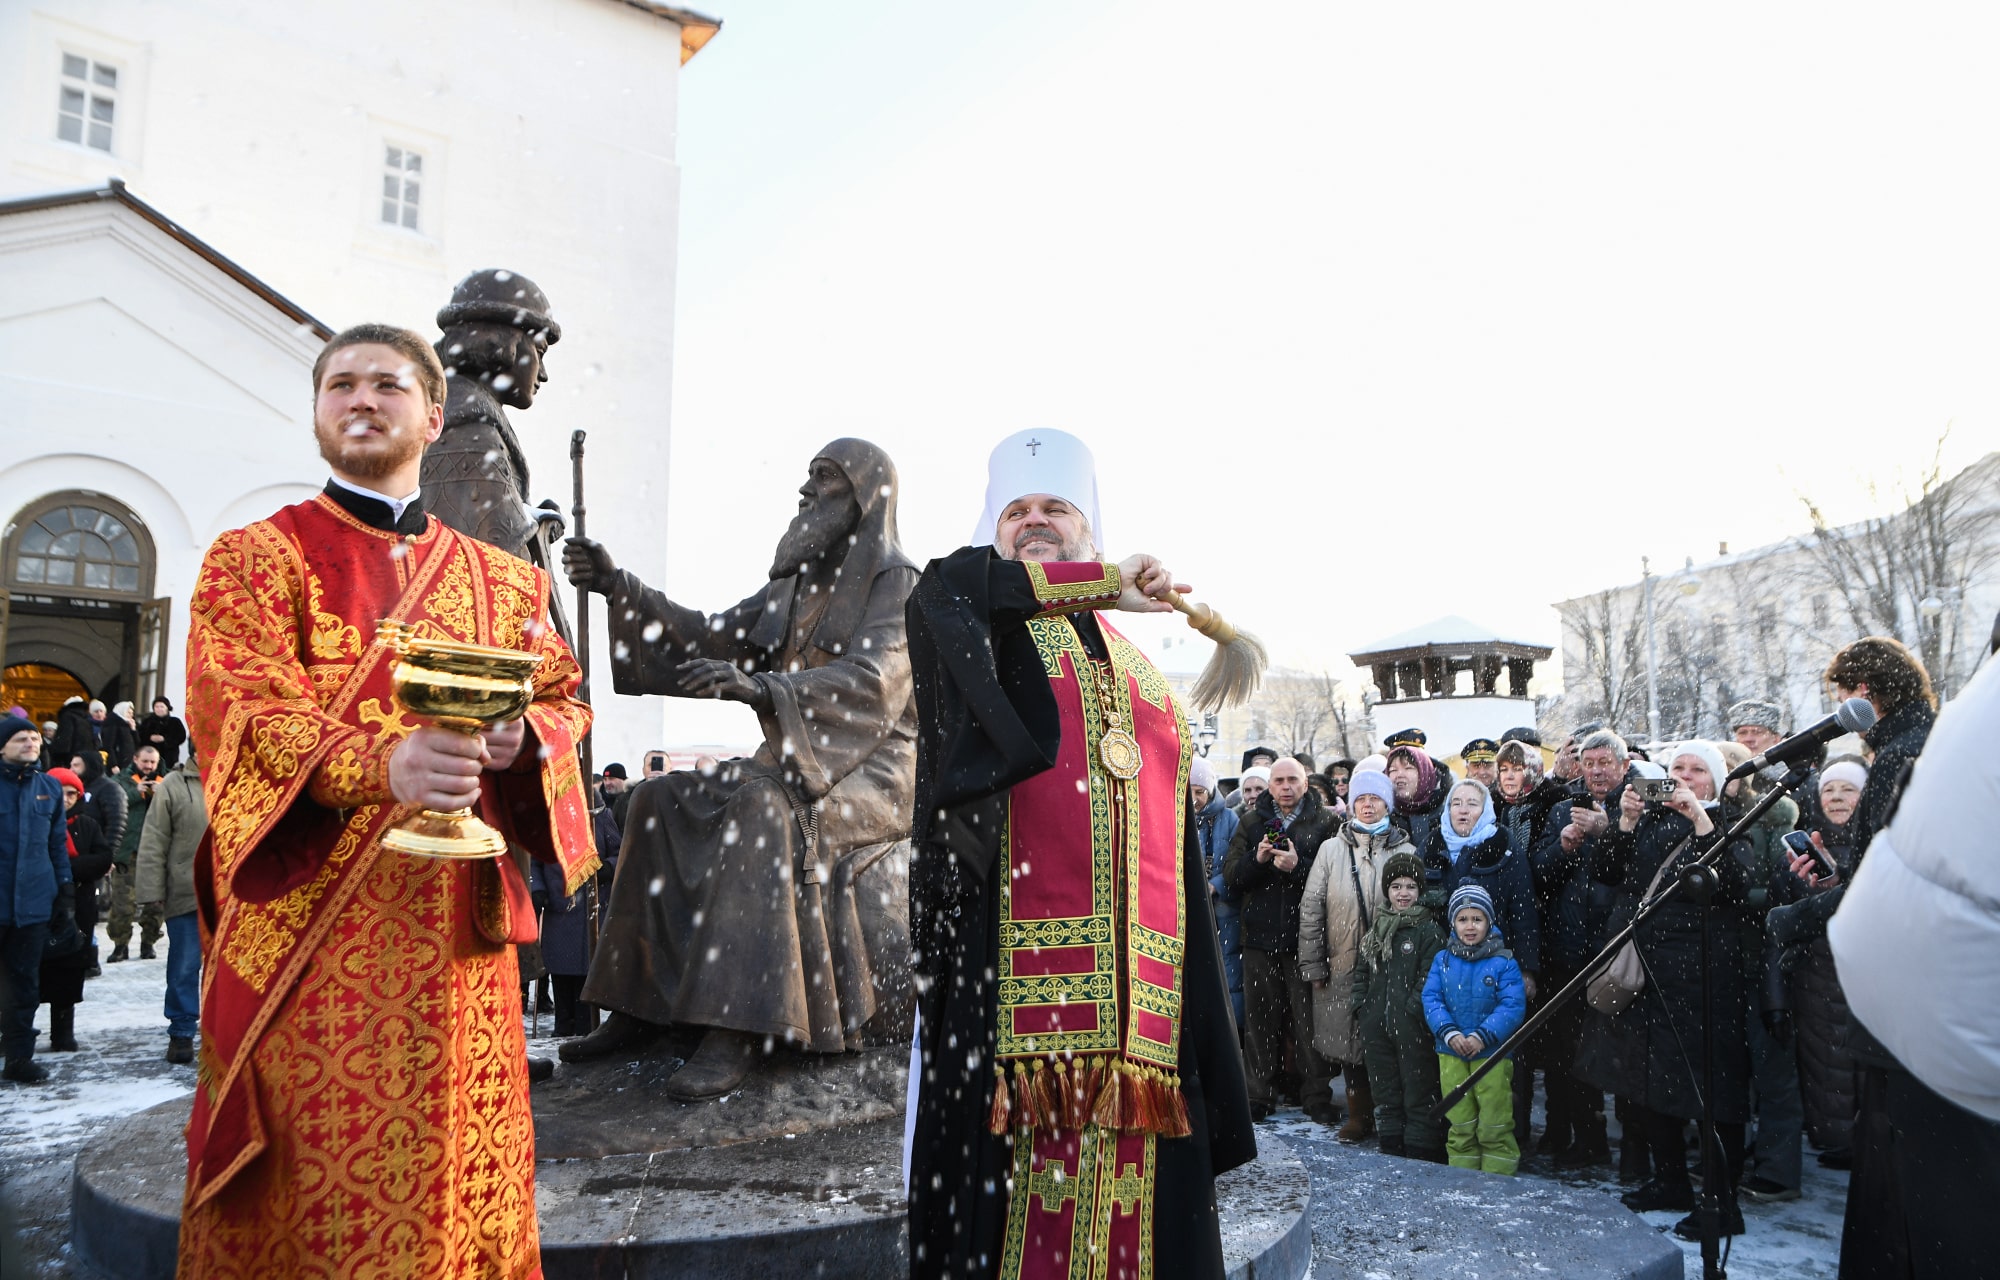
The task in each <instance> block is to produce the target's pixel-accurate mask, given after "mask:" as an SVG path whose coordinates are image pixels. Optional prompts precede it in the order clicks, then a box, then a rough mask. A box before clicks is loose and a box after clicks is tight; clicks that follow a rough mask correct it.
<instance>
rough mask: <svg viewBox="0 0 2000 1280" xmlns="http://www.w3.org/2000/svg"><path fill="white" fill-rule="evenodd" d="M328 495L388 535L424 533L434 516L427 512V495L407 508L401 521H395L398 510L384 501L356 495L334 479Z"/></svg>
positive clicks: (327, 491)
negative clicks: (425, 507) (431, 516)
mask: <svg viewBox="0 0 2000 1280" xmlns="http://www.w3.org/2000/svg"><path fill="white" fill-rule="evenodd" d="M326 496H327V497H328V498H329V499H331V500H332V501H333V504H334V505H335V506H337V507H339V508H340V509H341V510H342V511H345V512H346V513H347V514H348V515H351V516H353V517H354V518H355V519H356V520H359V521H360V522H361V523H363V524H365V525H367V526H368V527H369V528H370V529H380V530H381V531H382V532H384V533H422V532H423V531H424V530H426V529H428V528H430V517H429V516H428V515H426V514H425V513H424V495H423V494H422V493H421V492H419V493H418V494H417V496H416V497H414V498H412V499H411V500H410V501H409V502H408V503H406V504H405V505H404V507H403V518H402V519H401V520H397V519H394V518H393V517H394V515H395V511H396V509H395V508H394V507H392V506H390V505H389V504H388V503H386V502H384V501H382V500H381V499H380V498H371V497H369V496H368V495H367V494H365V493H356V492H354V490H352V489H348V488H344V487H343V486H341V485H337V484H335V483H334V482H333V481H331V480H329V481H327V482H326Z"/></svg>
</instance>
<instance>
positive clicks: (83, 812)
mask: <svg viewBox="0 0 2000 1280" xmlns="http://www.w3.org/2000/svg"><path fill="white" fill-rule="evenodd" d="M49 776H50V777H51V778H54V779H55V780H56V781H57V782H58V783H60V784H61V785H62V789H63V807H64V809H65V811H66V812H67V813H68V815H69V874H70V879H71V880H73V881H74V882H75V883H76V927H77V930H78V932H79V933H80V934H81V935H82V937H83V939H85V940H86V941H85V943H84V945H82V946H75V945H74V939H71V940H69V947H68V949H65V948H64V942H65V940H64V939H60V938H55V937H51V938H50V939H49V953H48V954H47V955H46V956H45V957H44V959H43V960H42V991H41V995H42V1003H43V1004H45V1005H47V1006H48V1007H49V1049H50V1050H51V1051H52V1052H55V1053H68V1052H71V1051H73V1050H74V1049H75V1048H76V1005H77V1001H79V1000H81V999H83V979H84V977H85V975H86V974H87V973H88V971H89V970H90V969H92V968H94V967H95V966H96V964H97V944H96V942H95V941H94V940H91V937H92V933H93V932H94V931H95V929H96V928H97V882H98V880H100V879H102V878H103V876H104V873H105V872H107V871H109V870H111V854H112V844H111V841H110V840H109V839H107V838H106V837H105V834H104V830H103V828H101V827H99V826H98V825H97V819H96V818H94V817H92V816H91V813H90V804H89V802H88V801H87V800H85V799H84V794H83V791H84V787H83V779H82V778H79V777H77V776H76V774H75V773H74V772H72V771H71V770H68V769H51V770H49Z"/></svg>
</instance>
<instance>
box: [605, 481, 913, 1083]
mask: <svg viewBox="0 0 2000 1280" xmlns="http://www.w3.org/2000/svg"><path fill="white" fill-rule="evenodd" d="M838 443H839V444H841V445H846V446H848V447H849V449H850V452H851V453H852V455H853V456H841V454H840V453H838V452H836V450H835V448H834V447H829V449H828V451H827V453H826V455H825V456H828V457H832V458H833V459H834V461H836V462H837V463H839V464H840V465H841V466H842V467H843V469H844V470H846V471H847V472H848V474H849V476H850V477H852V478H853V480H854V482H855V491H856V495H857V497H859V498H860V499H861V501H862V507H863V514H862V519H861V524H860V527H859V528H858V529H857V530H856V542H855V544H854V545H853V546H852V547H850V549H849V551H848V554H847V557H846V559H845V560H844V561H843V563H842V572H841V575H840V579H839V580H840V583H841V584H842V585H841V587H840V588H839V589H837V590H835V591H833V592H831V593H827V594H817V593H807V592H800V591H798V590H797V585H798V584H797V580H796V579H795V578H781V579H778V580H776V581H773V582H771V583H770V584H768V585H767V586H766V587H765V588H764V589H763V590H761V591H759V592H757V594H755V595H753V596H751V597H750V598H749V599H747V600H745V601H743V602H742V603H740V604H738V605H736V606H735V607H734V608H732V609H728V610H726V611H724V612H722V613H719V614H716V615H714V616H712V617H710V616H704V615H703V614H701V613H699V612H697V611H695V610H693V609H688V608H685V607H683V606H681V605H678V604H675V603H674V602H673V601H671V600H669V599H667V597H666V596H664V595H663V594H661V593H660V592H658V591H655V590H652V589H651V588H648V587H646V586H644V585H643V584H642V583H640V582H639V581H638V579H637V578H635V577H633V576H632V575H631V574H629V573H621V574H619V578H618V585H617V588H616V590H614V592H613V593H612V598H611V607H610V609H609V613H610V617H611V641H612V653H613V664H612V665H613V681H614V687H615V688H616V689H617V691H618V692H620V693H664V694H670V695H671V694H678V693H679V692H680V684H679V678H678V676H677V674H676V668H677V667H678V666H679V664H681V663H682V662H685V661H687V660H689V659H690V658H720V659H726V660H728V661H730V662H734V663H736V664H737V665H738V666H739V667H741V668H743V669H745V670H747V671H749V672H750V673H751V674H752V678H753V679H755V680H756V681H757V683H758V684H759V685H760V686H762V687H763V689H764V691H765V693H766V694H768V695H769V705H768V706H767V707H766V708H765V709H764V710H762V711H760V712H759V713H758V718H759V720H760V722H761V723H762V725H763V730H764V744H763V746H762V747H760V748H759V749H758V751H757V754H756V755H754V756H751V757H749V758H747V759H741V758H739V759H732V760H726V761H724V762H723V763H722V765H721V767H720V768H719V769H717V770H716V771H715V772H714V773H713V774H709V775H704V774H701V773H696V772H687V771H682V772H675V773H669V774H664V775H662V776H660V777H657V778H651V779H648V780H647V781H645V782H642V783H639V784H638V785H637V786H636V787H634V788H633V790H632V800H631V805H630V808H629V809H628V811H627V813H626V817H625V840H624V844H623V846H622V847H621V849H620V852H619V859H618V874H617V879H616V881H615V883H614V885H613V887H612V890H611V912H610V918H609V920H608V921H607V923H606V925H605V927H604V931H603V934H602V937H601V939H600V941H599V944H598V950H597V955H596V958H595V959H594V960H593V962H592V964H591V968H590V977H589V980H588V981H587V982H586V983H585V984H584V989H583V996H584V999H586V1000H588V1001H590V1002H592V1003H594V1004H598V1005H602V1006H604V1007H605V1008H608V1009H617V1010H621V1011H623V1012H625V1013H628V1014H631V1015H633V1016H635V1017H639V1018H643V1019H645V1020H646V1021H648V1022H654V1023H662V1024H666V1023H673V1024H679V1025H684V1026H704V1027H724V1028H728V1029H731V1030H735V1031H744V1032H750V1033H752V1034H757V1035H768V1036H773V1037H775V1038H777V1039H778V1040H780V1041H784V1042H790V1043H792V1044H795V1045H798V1046H800V1047H803V1048H808V1049H811V1050H814V1051H816V1052H821V1053H837V1052H839V1051H841V1050H842V1049H843V1048H847V1047H853V1046H855V1045H857V1044H858V1043H860V1040H861V1038H862V1037H861V1031H862V1028H863V1026H864V1024H867V1023H868V1022H869V1021H870V1020H871V1019H874V1018H876V1017H877V1015H878V1013H879V1014H881V1015H882V1023H883V1024H887V1023H893V1024H894V1025H878V1026H877V1027H876V1028H874V1029H872V1030H871V1036H872V1035H873V1034H874V1032H877V1031H879V1032H880V1034H881V1035H883V1036H899V1035H907V1034H908V1009H909V997H908V994H907V991H908V978H907V953H908V926H907V907H906V892H907V891H906V887H905V886H906V879H905V877H906V876H907V850H906V849H905V848H903V847H902V846H900V845H892V844H891V843H890V842H899V841H901V840H902V839H903V838H904V837H905V836H906V835H907V834H908V832H909V824H910V799H911V789H912V786H913V780H914V777H915V770H916V727H917V716H916V709H915V705H914V704H913V702H912V701H911V695H910V659H909V653H908V646H907V640H906V637H905V633H904V622H903V611H904V604H905V602H906V601H907V600H908V599H909V595H910V591H911V589H912V588H913V587H915V585H916V581H917V570H916V568H915V566H913V565H912V564H910V562H909V561H908V560H907V559H905V558H904V557H903V554H902V551H901V549H900V548H899V547H898V546H897V545H896V539H895V524H894V516H893V514H892V513H893V510H894V507H893V503H892V501H891V500H890V499H889V498H888V497H887V496H885V495H882V494H881V489H882V488H883V487H884V486H882V485H880V484H877V483H871V482H869V477H870V476H871V475H872V474H873V468H874V466H875V463H874V461H873V459H872V458H871V457H870V456H869V454H876V453H879V451H876V450H874V447H873V446H870V445H862V444H861V442H858V441H844V442H838ZM864 451H865V452H864ZM881 462H882V464H883V465H886V463H887V459H886V458H883V459H882V460H881ZM889 474H890V475H891V476H893V472H890V473H889ZM885 507H886V508H887V512H886V513H885V511H884V508H885ZM848 584H852V586H851V587H850V586H849V585H848ZM795 597H796V598H795ZM861 890H865V891H861Z"/></svg>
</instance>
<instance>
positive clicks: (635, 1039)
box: [556, 1009, 667, 1062]
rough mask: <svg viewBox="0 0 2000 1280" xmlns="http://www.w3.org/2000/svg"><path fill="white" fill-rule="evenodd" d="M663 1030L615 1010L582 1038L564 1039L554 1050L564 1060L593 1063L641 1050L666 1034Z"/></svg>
mask: <svg viewBox="0 0 2000 1280" xmlns="http://www.w3.org/2000/svg"><path fill="white" fill-rule="evenodd" d="M666 1031H667V1029H666V1028H665V1027H663V1026H661V1025H660V1024H659V1023H657V1022H648V1021H646V1020H645V1019H644V1018H635V1017H633V1016H632V1015H631V1014H629V1013H620V1012H619V1011H617V1010H616V1009H614V1010H612V1011H611V1016H609V1017H607V1018H606V1019H605V1020H604V1025H602V1026H600V1027H599V1028H598V1029H597V1030H595V1031H593V1032H591V1033H590V1034H589V1035H587V1036H585V1037H583V1038H582V1039H581V1040H565V1041H563V1042H562V1044H561V1045H560V1046H559V1047H558V1048H557V1049H556V1052H557V1053H559V1054H561V1055H562V1060H563V1061H564V1062H595V1061H596V1060H597V1059H599V1058H608V1057H610V1056H611V1055H612V1054H614V1053H627V1052H631V1051H633V1050H636V1049H643V1048H645V1047H646V1046H647V1045H649V1044H651V1043H653V1041H655V1040H658V1039H659V1038H660V1037H661V1036H663V1035H665V1034H666Z"/></svg>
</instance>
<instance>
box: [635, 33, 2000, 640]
mask: <svg viewBox="0 0 2000 1280" xmlns="http://www.w3.org/2000/svg"><path fill="white" fill-rule="evenodd" d="M708 12H712V13H713V15H714V16H716V17H719V18H721V19H722V20H723V22H724V25H723V28H722V31H721V33H720V34H719V35H717V36H716V38H715V39H714V40H713V42H711V43H710V44H709V45H708V47H707V48H706V49H704V50H703V51H702V53H701V54H700V55H699V56H698V57H696V58H695V59H694V60H693V61H692V62H690V63H689V64H687V65H686V66H685V67H684V68H683V72H682V78H681V92H680V116H679V133H678V141H677V149H678V157H679V162H680V165H681V171H682V172H681V178H682V192H681V211H680V212H681V222H680V274H679V279H678V283H677V307H678V315H677V322H676V323H677V332H676V353H675V371H674V376H675V382H674V386H675V393H674V408H673V433H674V434H673V446H672V447H673V468H674V469H673V476H672V481H671V493H670V499H669V501H670V508H669V532H668V547H667V563H668V577H669V581H668V582H666V583H663V584H661V585H663V586H664V587H666V589H667V590H669V591H670V592H671V593H672V594H674V595H675V596H676V597H677V598H681V599H683V600H685V601H686V602H687V603H690V604H694V605H697V606H698V607H704V608H708V609H715V608H719V607H721V606H723V605H725V604H728V603H732V602H733V601H735V600H736V599H738V598H740V597H742V596H744V595H747V594H749V593H750V591H751V590H752V589H753V588H754V587H755V585H756V584H757V582H758V581H759V580H760V578H761V575H762V573H763V571H764V568H765V566H766V565H768V563H769V557H770V551H771V548H772V546H773V545H774V543H775V541H776V539H777V536H778V534H779V532H780V531H781V530H782V528H783V525H784V523H785V521H786V520H787V519H788V518H789V516H790V515H791V513H792V511H793V508H794V506H795V503H796V500H797V499H796V495H795V494H794V493H793V490H794V489H795V487H796V486H797V484H798V482H799V481H800V480H801V479H803V476H804V471H805V466H806V464H807V462H808V461H809V460H810V458H811V456H812V453H813V452H814V450H816V449H817V448H818V446H819V445H821V444H822V443H824V442H825V441H826V440H828V439H831V438H833V437H835V436H839V435H859V436H864V437H866V438H868V439H871V440H874V441H876V442H877V443H879V444H881V445H882V446H884V447H885V448H886V449H887V450H888V451H889V453H890V454H891V455H892V456H893V457H894V458H895V460H896V462H897V464H898V466H899V469H900V472H901V478H902V490H903V492H902V506H901V512H902V531H903V537H904V543H905V545H906V547H907V548H908V550H909V551H910V553H911V555H912V556H913V557H914V558H915V559H916V560H917V561H918V562H919V563H921V562H922V561H923V560H925V559H927V558H929V557H931V556H934V555H939V554H942V553H944V552H947V551H949V550H951V549H952V548H954V547H956V546H959V545H961V544H962V543H964V542H965V541H966V540H967V539H968V537H969V536H970V534H971V525H972V524H973V522H974V519H975V517H976V516H977V514H978V511H979V509H980V505H981V498H982V495H983V490H984V469H985V458H986V455H987V453H988V452H989V451H990V449H991V448H992V446H993V444H994V443H995V442H997V441H998V440H999V439H1000V438H1002V437H1003V436H1005V435H1007V434H1009V433H1011V432H1013V431H1016V430H1020V429H1022V428H1025V427H1033V428H1047V427H1054V428H1060V429H1063V430H1067V431H1070V432H1072V433H1074V434H1076V435H1079V436H1081V437H1082V438H1084V439H1085V440H1086V441H1087V442H1088V443H1089V444H1090V445H1091V446H1092V448H1093V450H1094V451H1095V453H1096V455H1097V459H1098V464H1099V471H1100V484H1101V487H1102V490H1103V494H1104V503H1105V523H1106V525H1107V527H1108V528H1109V529H1110V531H1111V535H1112V539H1113V542H1114V545H1113V546H1112V547H1111V548H1110V551H1111V553H1112V554H1114V555H1125V554H1130V553H1131V552H1134V551H1142V550H1143V551H1148V552H1151V553H1153V554H1156V555H1159V556H1161V557H1162V558H1163V559H1165V560H1166V561H1167V563H1168V564H1170V565H1171V566H1173V568H1174V569H1175V570H1176V572H1177V574H1178V575H1179V576H1180V577H1182V578H1183V579H1184V580H1186V581H1188V582H1190V583H1191V584H1193V585H1194V586H1195V587H1196V588H1197V594H1199V595H1201V596H1202V597H1203V598H1205V599H1207V600H1209V601H1211V602H1212V603H1213V604H1215V605H1216V606H1217V607H1218V608H1220V609H1221V610H1222V611H1223V612H1224V613H1226V614H1227V615H1228V616H1230V618H1231V619H1232V620H1234V621H1237V622H1239V623H1240V624H1241V625H1243V626H1245V627H1247V628H1249V629H1251V630H1253V631H1255V632H1257V633H1258V634H1260V635H1261V636H1262V637H1263V638H1264V639H1265V640H1266V641H1267V642H1268V643H1269V645H1270V647H1271V648H1272V650H1273V654H1274V659H1275V661H1276V662H1278V663H1279V664H1280V665H1284V666H1290V667H1299V668H1307V669H1319V668H1323V667H1333V668H1338V667H1340V666H1342V665H1344V655H1345V654H1346V653H1347V652H1348V651H1349V650H1351V649H1355V648H1358V647H1360V646H1362V645H1365V644H1367V643H1369V642H1370V641H1372V640H1375V639H1378V638H1381V637H1383V636H1387V635H1390V634H1393V633H1396V632H1399V631H1403V630H1406V629H1408V628H1410V627H1412V626H1417V625H1420V624H1422V623H1424V622H1426V621H1429V620H1431V619H1434V618H1437V617H1440V616H1443V615H1447V614H1460V615H1464V616H1466V617H1469V618H1472V619H1475V620H1478V621H1480V622H1483V623H1485V624H1487V625H1490V626H1491V627H1493V628H1494V629H1495V630H1497V631H1500V632H1503V633H1506V634H1509V635H1511V636H1514V637H1518V638H1521V639H1527V640H1540V641H1543V642H1548V643H1553V642H1555V641H1556V640H1557V639H1558V626H1557V618H1556V614H1555V612H1554V610H1553V609H1552V608H1551V607H1550V606H1551V605H1552V604H1553V602H1555V601H1558V600H1562V599H1566V598H1569V597H1572V596H1575V595H1578V594H1582V593H1584V592H1587V591H1591V590H1595V589H1599V588H1602V587H1606V586H1611V585H1615V584H1619V583H1624V582H1631V581H1635V580H1636V579H1637V578H1638V576H1639V566H1640V558H1641V557H1642V556H1650V557H1651V558H1652V562H1653V565H1654V566H1655V568H1656V569H1657V568H1659V567H1661V566H1678V565H1680V564H1681V563H1682V562H1683V561H1684V559H1685V558H1687V557H1690V556H1691V557H1693V558H1694V559H1695V560H1696V561H1697V562H1700V561H1701V560H1703V559H1706V558H1710V557H1713V556H1714V554H1715V553H1716V550H1717V547H1718V544H1720V543H1722V542H1725V541H1726V542H1728V543H1729V545H1730V547H1731V549H1732V550H1737V551H1740V550H1743V549H1745V548H1748V547H1750V546H1753V545H1757V544H1760V543H1764V542H1768V541H1772V540H1774V539H1778V538H1782V537H1785V536H1788V535H1791V534H1795V533H1797V532H1800V531H1801V530H1803V529H1804V528H1805V510H1804V507H1803V505H1802V504H1801V502H1800V500H1799V498H1800V495H1801V494H1810V495H1812V496H1813V497H1815V498H1817V499H1818V500H1819V501H1820V502H1821V503H1822V504H1823V505H1824V506H1825V507H1826V508H1827V510H1828V511H1829V512H1830V514H1832V515H1833V516H1834V517H1835V518H1836V519H1851V518H1854V517H1857V516H1859V515H1862V514H1866V513H1867V512H1869V511H1871V510H1875V509H1879V508H1881V507H1882V506H1884V505H1885V504H1888V503H1892V502H1894V501H1895V500H1896V493H1897V487H1898V484H1899V483H1908V482H1913V480H1914V477H1915V476H1916V474H1917V473H1918V472H1919V471H1920V470H1921V469H1922V468H1923V466H1924V465H1925V464H1927V463H1928V461H1929V460H1930V458H1931V456H1932V454H1933V452H1934V450H1935V449H1936V446H1937V442H1938V440H1939V438H1940V436H1941V435H1944V434H1945V433H1946V432H1947V431H1949V439H1948V442H1947V444H1946V447H1945V458H1946V460H1947V462H1948V464H1950V465H1951V466H1952V467H1956V466H1961V465H1964V464H1965V463H1967V462H1970V461H1971V460H1973V459H1974V458H1976V457H1978V456H1980V455H1981V454H1983V453H1985V452H1987V451H1988V450H1990V449H1992V448H1995V447H2000V377H1996V367H2000V366H1996V362H1995V360H1994V353H1995V351H1996V349H2000V341H1996V340H2000V317H1996V313H1995V306H1994V299H1996V298H2000V287H1996V286H2000V237H1996V236H1995V235H1994V233H1993V228H1994V227H1995V226H1996V225H2000V218H1997V217H1996V214H2000V209H1996V207H1995V206H1996V203H2000V181H1996V176H1995V174H1996V170H1995V165H1994V157H1995V155H1996V146H1995V142H1996V140H2000V139H1996V133H2000V74H1995V72H1996V70H2000V68H1996V67H1995V65H1994V63H1995V62H1996V58H2000V55H1996V51H2000V40H1997V39H1996V36H2000V11H1991V10H1989V9H1984V8H1982V7H1980V6H1976V5H1970V4H1967V5H1950V6H1942V5H1941V6H1923V5H1911V6H1897V7H1896V8H1894V9H1893V10H1884V9H1880V8H1872V9H1863V8H1862V7H1859V6H1824V5H1815V6H1805V5H1786V4H1768V5H1758V6H1744V5H1720V4H1687V5H1678V6H1673V7H1671V8H1670V9H1658V8H1656V9H1643V8H1633V7H1629V6H1605V5H1587V4H1576V5H1563V4H1536V5H1526V6H1521V5H1514V6H1494V5H1471V4H1432V5H1422V6H1415V5H1328V4H1323V3H1315V4H1255V3H1246V4H1236V5H1229V6H1215V5H1191V4H1180V3H1162V2H1159V0H1153V2H1149V3H1143V4H1140V3H1129V4H1120V3H1086V2H1077V0H1073V2H1070V3H1063V4H1053V3H1037V2H1028V3H1016V4H1010V5H1004V6H1002V5H957V4H953V5H939V4H935V3H904V2H891V3H879V4H874V5H868V6H858V7H857V6H834V5H827V4H824V3H817V4H809V3H803V2H790V0H787V2H777V0H738V2H735V3H718V4H716V5H715V6H714V7H713V8H712V9H710V10H708Z"/></svg>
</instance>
